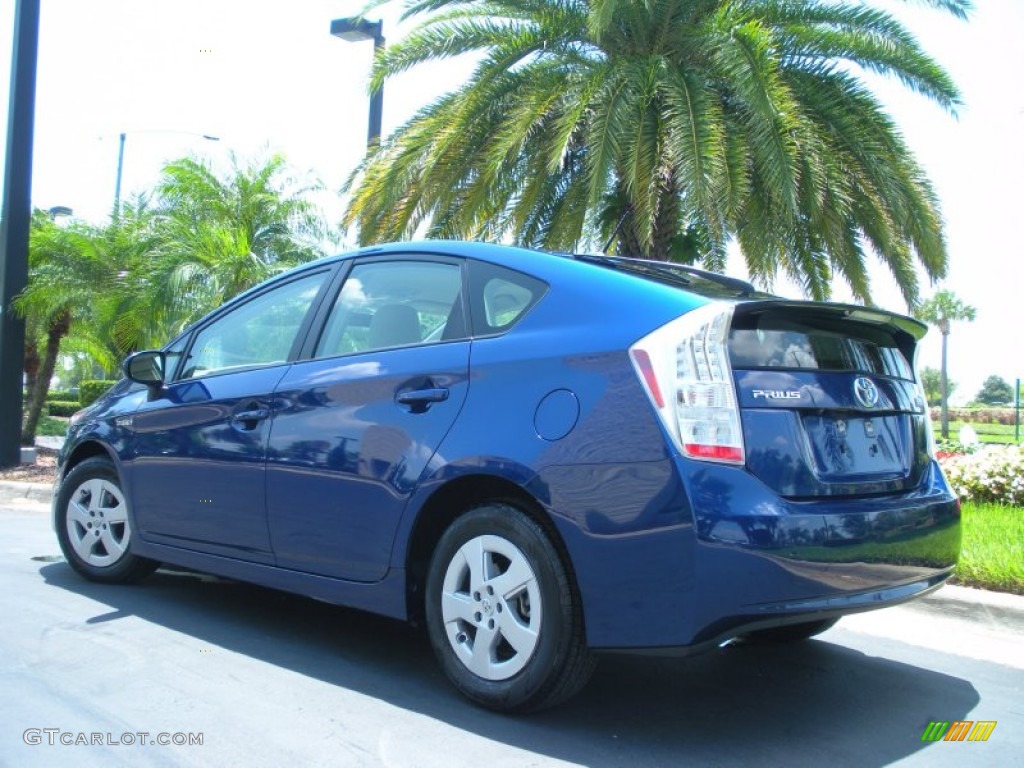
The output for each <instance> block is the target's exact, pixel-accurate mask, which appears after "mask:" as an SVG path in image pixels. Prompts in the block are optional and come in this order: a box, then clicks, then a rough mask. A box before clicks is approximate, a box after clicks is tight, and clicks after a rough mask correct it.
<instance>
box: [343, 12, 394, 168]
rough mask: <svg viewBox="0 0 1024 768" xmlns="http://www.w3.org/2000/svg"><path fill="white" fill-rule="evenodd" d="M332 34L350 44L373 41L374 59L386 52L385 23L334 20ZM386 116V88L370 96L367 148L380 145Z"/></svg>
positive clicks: (380, 21) (362, 20)
mask: <svg viewBox="0 0 1024 768" xmlns="http://www.w3.org/2000/svg"><path fill="white" fill-rule="evenodd" d="M331 34H332V35H334V36H335V37H340V38H341V39H342V40H346V41H348V42H350V43H354V42H359V41H361V40H373V55H374V59H376V58H377V56H379V55H380V53H381V51H383V50H384V21H383V20H379V21H367V20H366V19H362V18H358V17H353V18H345V19H334V21H332V22H331ZM383 115H384V86H383V85H381V87H380V88H378V89H377V90H376V91H374V92H373V93H372V94H370V122H369V128H368V130H367V132H366V146H367V148H373V147H374V146H376V145H377V144H379V143H380V134H381V122H382V118H383Z"/></svg>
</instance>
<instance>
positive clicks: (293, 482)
mask: <svg viewBox="0 0 1024 768" xmlns="http://www.w3.org/2000/svg"><path fill="white" fill-rule="evenodd" d="M924 333H925V327H924V326H923V325H921V324H920V323H918V322H917V321H915V320H912V319H910V318H908V317H904V316H902V315H898V314H893V313H891V312H887V311H883V310H879V309H869V308H864V307H859V306H847V305H838V304H821V303H813V302H803V301H791V300H786V299H780V298H777V297H774V296H770V295H767V294H764V293H759V292H757V291H756V290H754V289H753V288H752V287H751V286H750V285H749V284H747V283H745V282H743V281H740V280H736V279H732V278H728V277H724V276H722V275H717V274H713V273H708V272H703V271H701V270H696V269H693V268H689V267H683V266H680V265H675V264H669V263H662V262H652V261H639V260H632V259H622V258H614V257H608V256H593V255H566V254H551V253H542V252H537V251H530V250H524V249H519V248H511V247H504V246H496V245H484V244H480V243H461V242H441V241H435V242H427V243H401V244H395V245H388V246H384V247H375V248H365V249H362V250H359V251H357V252H355V253H351V254H348V255H345V256H340V257H334V258H328V259H322V260H320V261H316V262H312V263H310V264H307V265H305V266H302V267H300V268H298V269H295V270H292V271H290V272H288V273H286V274H283V275H281V276H279V277H276V278H274V279H273V280H270V281H268V282H266V283H264V284H262V285H260V286H258V287H256V288H254V289H252V290H250V291H248V292H246V293H244V294H242V295H241V296H238V297H237V298H235V299H234V300H232V301H230V302H228V303H227V304H225V305H224V306H223V307H221V308H220V309H218V310H216V311H215V312H213V313H211V314H210V315H208V316H206V317H205V318H203V319H202V320H200V321H199V322H197V323H196V324H195V325H193V326H192V327H191V328H190V329H188V330H187V331H186V332H184V333H183V334H181V335H180V336H178V337H177V338H176V339H174V340H173V341H171V342H170V343H168V344H167V345H166V346H165V347H163V348H162V349H161V350H159V351H146V352H139V353H137V354H135V355H132V356H131V357H130V358H129V359H128V360H127V361H126V362H125V366H124V371H125V378H124V379H123V380H122V381H121V382H119V383H118V384H117V385H116V386H115V387H114V388H113V389H111V390H110V392H108V393H107V394H106V395H105V396H103V397H102V398H100V399H99V400H98V401H97V402H96V403H95V404H94V405H92V406H90V407H89V408H87V409H86V410H84V411H82V412H80V413H78V414H76V416H75V418H74V419H73V420H72V426H71V427H70V429H69V432H68V440H67V443H66V445H65V447H64V449H63V452H62V454H61V457H60V479H59V481H58V483H59V484H58V489H57V493H56V494H55V497H54V509H53V514H54V527H55V530H56V533H57V536H58V538H59V540H60V544H61V547H62V549H63V551H64V554H65V555H66V557H67V560H68V562H69V563H70V565H71V566H72V567H73V568H74V569H75V570H77V571H78V572H79V573H81V574H82V575H83V576H85V577H86V578H89V579H93V580H95V581H101V582H129V581H136V580H139V579H141V578H142V577H144V576H146V575H147V574H149V573H150V572H152V571H153V570H154V569H155V568H156V567H157V566H158V564H160V563H168V564H173V565H176V566H184V567H187V568H192V569H196V570H201V571H206V572H209V573H214V574H220V575H222V576H226V577H231V578H235V579H241V580H245V581H250V582H255V583H258V584H263V585H266V586H268V587H273V588H277V589H282V590H288V591H291V592H297V593H300V594H303V595H309V596H312V597H315V598H319V599H322V600H328V601H331V602H334V603H338V604H342V605H347V606H354V607H357V608H362V609H365V610H369V611H374V612H377V613H381V614H384V615H387V616H392V617H396V618H399V619H405V620H409V621H414V622H418V623H422V624H423V625H424V626H425V627H426V629H427V634H428V635H429V638H430V642H431V644H432V646H433V648H434V650H435V652H436V654H437V657H438V659H439V661H440V664H441V666H442V667H443V669H444V671H445V673H446V674H447V676H448V677H449V678H450V680H451V681H452V683H453V684H454V685H455V686H456V687H457V688H458V689H459V690H460V691H462V692H463V693H464V694H465V695H466V696H468V697H469V698H470V699H472V700H473V701H475V702H477V703H479V704H481V705H483V706H486V707H490V708H492V709H496V710H503V711H520V712H521V711H529V710H536V709H540V708H543V707H547V706H551V705H553V704H556V703H558V702H560V701H563V700H565V699H566V698H568V697H569V696H571V695H572V694H574V693H575V692H577V691H578V690H579V689H580V688H581V687H582V686H583V685H584V684H585V683H586V681H587V679H588V677H589V675H590V673H591V671H592V669H593V666H594V658H595V653H594V652H595V651H601V650H640V649H646V650H649V651H659V652H665V651H672V652H692V651H696V650H701V649H706V648H712V647H714V646H716V645H720V644H722V643H724V642H727V641H729V640H732V639H735V638H741V639H743V640H745V641H748V642H754V641H774V642H779V641H798V640H802V639H805V638H808V637H811V636H812V635H815V634H817V633H820V632H823V631H824V630H826V629H828V628H829V627H830V626H832V625H833V624H834V623H835V622H836V620H837V619H838V618H839V617H841V616H843V615H845V614H849V613H854V612H857V611H863V610H868V609H874V608H881V607H885V606H888V605H894V604H896V603H899V602H901V601H904V600H908V599H910V598H913V597H916V596H919V595H922V594H925V593H927V592H929V591H931V590H934V589H936V588H937V587H939V586H940V585H941V584H942V583H943V582H944V581H945V579H946V578H947V577H948V576H949V575H950V573H951V570H952V568H953V566H954V564H955V562H956V558H957V554H958V551H959V547H960V527H959V522H960V517H959V516H960V510H959V504H958V502H957V500H956V498H955V496H954V495H953V494H952V493H951V492H950V489H949V487H948V486H947V484H946V482H945V480H944V479H943V476H942V473H941V471H940V469H939V467H938V465H937V464H936V462H935V460H934V458H933V450H932V439H931V434H930V427H929V419H928V413H927V410H926V407H925V401H924V396H923V394H922V388H921V385H920V382H919V380H918V378H917V377H916V375H915V372H914V364H913V363H914V355H915V349H916V345H917V342H918V341H919V340H920V338H921V337H922V336H923V335H924Z"/></svg>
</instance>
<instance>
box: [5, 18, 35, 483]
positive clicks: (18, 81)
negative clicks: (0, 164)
mask: <svg viewBox="0 0 1024 768" xmlns="http://www.w3.org/2000/svg"><path fill="white" fill-rule="evenodd" d="M38 50H39V0H17V6H15V11H14V45H13V51H12V55H11V96H10V102H9V107H8V112H7V142H6V149H7V161H6V164H5V166H4V182H3V209H2V212H0V467H15V466H17V465H18V464H20V463H21V409H22V372H23V371H24V369H25V321H24V319H22V318H20V317H18V316H17V315H15V314H14V311H13V310H12V308H11V304H12V302H13V301H14V297H15V296H17V295H18V294H19V293H21V292H22V291H23V290H25V286H26V285H28V238H29V226H30V222H31V219H32V134H33V131H34V128H35V103H36V63H37V53H38Z"/></svg>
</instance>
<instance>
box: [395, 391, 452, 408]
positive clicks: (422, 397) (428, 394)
mask: <svg viewBox="0 0 1024 768" xmlns="http://www.w3.org/2000/svg"><path fill="white" fill-rule="evenodd" d="M447 399H448V390H447V389H446V388H444V387H430V388H428V389H411V390H409V391H407V392H399V393H398V394H397V395H395V402H397V403H398V404H399V405H407V406H409V407H410V408H411V409H412V412H413V413H422V412H423V411H425V410H427V408H428V407H430V404H431V403H440V402H442V401H444V400H447Z"/></svg>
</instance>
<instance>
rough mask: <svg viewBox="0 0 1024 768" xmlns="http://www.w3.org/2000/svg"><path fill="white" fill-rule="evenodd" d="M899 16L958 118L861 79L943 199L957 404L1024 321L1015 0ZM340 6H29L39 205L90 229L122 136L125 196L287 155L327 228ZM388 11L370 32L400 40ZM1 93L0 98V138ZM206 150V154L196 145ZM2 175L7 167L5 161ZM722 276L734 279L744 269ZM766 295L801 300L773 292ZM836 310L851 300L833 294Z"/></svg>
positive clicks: (1022, 111) (1020, 4)
mask: <svg viewBox="0 0 1024 768" xmlns="http://www.w3.org/2000/svg"><path fill="white" fill-rule="evenodd" d="M14 4H15V3H14V0H0V84H2V86H3V87H4V88H6V86H7V84H8V83H9V81H10V41H11V39H12V27H13V16H14ZM875 4H884V5H885V7H887V8H889V9H891V10H892V11H893V12H894V13H896V14H897V15H898V16H899V17H900V18H901V19H902V20H903V21H904V22H905V23H906V25H907V26H908V28H909V29H910V31H911V33H912V34H914V35H915V36H916V37H917V38H918V40H919V41H920V42H921V44H922V46H923V47H924V49H925V50H926V51H927V52H928V53H929V54H931V55H932V56H933V57H935V58H936V59H937V60H938V61H939V62H940V63H942V64H943V65H944V66H945V67H946V69H947V70H948V71H949V72H950V74H951V75H952V77H953V79H954V81H955V82H956V84H957V85H958V86H959V88H960V89H961V92H962V95H963V101H964V104H963V106H962V107H961V108H960V109H959V110H958V115H957V116H956V117H953V116H950V115H949V114H948V113H947V112H945V111H943V110H942V109H940V108H938V107H936V106H934V105H932V104H931V103H929V102H927V101H926V100H925V99H923V98H921V97H919V96H915V95H914V94H911V93H910V92H909V91H907V90H906V89H904V88H902V87H901V86H900V85H899V84H898V83H894V82H891V81H885V80H880V79H873V80H871V83H872V87H873V88H874V89H875V91H876V93H878V94H879V95H880V97H881V98H882V99H883V102H884V103H885V104H886V105H887V107H888V109H889V111H890V113H891V114H892V115H893V116H894V118H895V119H896V121H897V123H898V124H899V125H900V127H901V129H902V131H903V133H904V135H905V138H906V140H907V142H908V144H909V145H910V147H911V148H912V150H913V151H914V152H915V154H916V155H917V157H918V159H919V161H920V162H921V164H922V165H923V167H924V168H925V170H926V172H927V174H928V176H929V177H930V178H931V180H932V182H933V183H934V185H935V188H936V190H937V192H938V195H939V198H940V200H941V204H942V211H943V216H944V219H945V223H946V237H947V242H948V245H949V253H950V269H949V276H948V278H947V279H946V280H945V281H943V283H942V284H940V285H938V286H931V285H929V284H928V282H927V281H924V282H923V283H922V295H924V296H929V295H931V294H932V293H933V292H934V291H935V290H937V289H939V288H947V289H950V290H952V291H954V292H955V293H956V294H957V295H958V296H959V297H960V298H961V299H963V300H964V301H965V302H967V303H968V304H970V305H972V306H974V307H975V308H976V309H977V319H976V320H975V322H973V323H961V324H958V325H954V327H953V332H952V334H951V336H950V339H949V342H950V352H949V354H950V358H949V369H950V376H951V378H952V380H953V381H955V382H956V383H957V384H958V389H957V391H956V393H954V396H953V398H952V402H954V403H958V402H965V401H967V400H970V399H972V398H973V396H974V395H975V394H976V393H977V391H978V389H980V387H981V384H982V381H983V380H984V379H985V378H986V377H988V376H989V375H992V374H996V375H999V376H1002V377H1003V378H1005V379H1007V380H1009V381H1010V382H1011V383H1012V382H1013V380H1014V379H1016V378H1022V379H1024V353H1022V351H1021V346H1020V345H1019V344H1018V343H1016V342H1015V341H1014V339H1015V337H1016V331H1015V330H1014V329H1018V330H1019V329H1020V328H1021V325H1022V320H1024V296H1022V285H1024V269H1022V268H1021V267H1020V266H1015V265H1018V264H1019V261H1020V259H1021V255H1022V250H1024V246H1022V245H1021V243H1020V242H1019V241H1018V239H1017V238H1016V237H1015V230H1014V226H1013V225H1015V224H1016V223H1017V221H1018V219H1019V218H1021V216H1022V215H1024V211H1022V210H1021V208H1022V205H1024V195H1022V194H1021V187H1020V185H1021V180H1022V179H1024V143H1022V141H1021V138H1020V137H1022V136H1024V85H1022V74H1024V45H1021V43H1020V35H1021V33H1022V31H1024V0H976V4H977V6H978V7H977V8H976V9H975V11H974V12H973V13H972V15H971V18H970V20H969V21H968V22H966V23H964V22H960V21H958V20H956V19H954V18H953V17H951V16H948V15H947V14H943V13H940V12H936V11H934V10H931V9H929V8H927V7H926V4H925V3H913V2H908V3H904V2H900V0H876V2H875ZM361 8H362V2H359V1H356V2H347V1H346V0H301V2H284V1H283V0H173V1H172V0H90V1H89V2H81V0H42V17H41V23H40V39H39V65H38V67H39V68H38V80H37V88H36V118H35V121H36V122H35V149H34V153H33V182H32V184H33V187H32V199H33V203H34V205H36V206H38V207H41V208H49V207H52V206H56V205H63V206H68V207H70V208H72V209H73V210H74V215H75V216H76V217H79V218H82V219H85V220H89V221H94V222H99V221H102V220H103V219H104V217H106V216H108V215H109V213H110V209H111V206H112V204H113V198H114V187H115V179H116V171H117V154H118V136H119V134H120V133H122V132H124V133H125V134H126V141H125V154H124V163H123V172H122V197H126V196H128V195H129V194H131V193H132V192H137V191H142V190H144V189H146V188H147V187H149V186H151V185H152V184H153V183H154V182H155V181H156V179H157V177H158V175H159V171H160V167H161V165H162V164H163V163H164V162H166V161H167V160H169V159H172V158H176V157H180V156H183V155H187V154H189V153H194V154H197V155H199V156H200V157H204V158H207V159H209V160H210V161H211V162H212V163H214V164H215V165H216V166H217V167H221V168H224V167H226V166H227V162H228V156H229V154H230V153H232V152H233V153H235V154H236V155H237V156H239V157H240V158H243V159H245V158H251V157H254V156H257V155H258V154H259V153H268V152H283V153H284V154H285V156H286V157H287V159H288V161H289V163H290V165H291V166H292V167H293V168H294V169H295V170H296V172H297V174H298V175H299V176H300V177H302V178H304V179H318V180H319V181H321V182H322V183H323V185H324V191H323V192H322V193H320V194H318V195H317V196H316V202H317V203H318V204H319V205H321V206H322V208H323V209H324V211H325V213H326V214H327V216H328V217H329V219H330V220H331V221H335V222H336V221H337V220H338V219H339V218H340V215H341V211H342V202H341V200H340V198H339V196H338V194H337V190H338V189H339V188H340V187H341V185H342V184H343V183H344V181H345V179H346V177H347V176H348V175H349V173H351V171H352V169H353V168H354V167H355V166H356V164H357V163H358V162H359V160H360V158H361V157H362V155H363V152H364V151H365V142H366V129H367V109H368V96H367V90H366V83H367V75H368V72H369V66H370V59H371V53H372V45H371V43H370V42H369V41H366V42H362V43H349V42H346V41H343V40H340V39H338V38H334V37H332V36H331V35H330V33H329V30H330V22H331V19H334V18H340V17H344V16H351V15H354V14H356V13H357V12H358V11H359V10H360V9H361ZM400 10H401V2H400V0H399V2H393V3H391V4H390V5H388V6H385V7H384V8H381V9H379V12H374V13H372V14H371V15H370V16H369V18H371V19H377V18H382V19H383V21H384V35H385V36H386V37H387V38H388V39H389V40H396V39H399V38H400V37H401V34H402V32H403V29H407V28H408V27H407V26H405V27H403V26H402V25H401V24H400V22H399V18H398V17H399V14H400ZM466 72H467V66H466V65H465V64H461V63H458V62H452V63H446V64H440V65H431V66H429V67H425V68H419V69H416V70H413V71H411V72H409V73H406V74H403V75H402V76H400V77H397V78H395V79H393V80H389V81H388V83H387V84H386V86H385V95H384V124H383V128H384V133H385V134H387V133H388V132H390V131H392V130H394V129H395V128H396V127H397V126H398V125H400V124H402V123H403V122H405V121H406V120H407V119H409V117H411V116H412V115H413V113H414V112H415V111H416V110H417V109H418V108H419V107H421V106H423V105H424V104H426V103H428V102H429V101H430V100H432V99H434V98H436V97H437V96H439V95H440V94H442V93H444V92H445V91H446V90H448V89H450V88H452V87H455V86H457V85H458V84H459V83H460V82H461V81H462V79H463V78H464V77H465V74H466ZM6 103H7V94H6V93H3V94H0V116H3V117H4V122H3V124H4V125H6V116H5V111H6ZM204 134H205V135H208V136H216V137H218V140H217V141H210V140H207V139H204V138H202V136H203V135H204ZM0 162H2V160H0ZM729 271H730V273H731V274H734V275H737V276H741V277H743V276H745V271H744V268H743V263H742V259H741V258H738V257H734V258H732V259H730V265H729ZM871 274H872V292H873V295H874V299H875V302H876V303H877V304H879V305H880V306H883V307H886V308H889V309H893V310H896V311H901V312H905V311H906V305H905V304H904V302H903V300H902V298H901V297H900V294H899V292H898V290H896V288H895V285H894V284H893V281H892V278H891V275H889V274H888V273H887V272H886V270H885V269H884V268H883V267H881V266H880V265H879V264H877V263H876V264H875V265H874V267H873V269H872V271H871ZM773 288H774V290H775V291H776V292H777V293H780V294H782V295H787V296H799V291H798V289H796V288H795V286H792V285H788V284H786V283H784V282H781V281H780V282H778V283H776V284H775V285H774V286H773ZM834 298H835V299H836V300H840V301H842V300H847V299H848V298H849V294H848V292H847V291H846V290H845V286H844V285H842V284H841V283H837V284H836V286H835V288H834ZM940 348H941V347H940V340H939V334H938V333H937V332H936V331H932V332H930V333H929V334H928V337H927V338H926V339H925V341H924V342H923V344H922V348H921V352H920V357H919V364H920V365H927V366H932V367H938V365H939V360H940Z"/></svg>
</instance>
